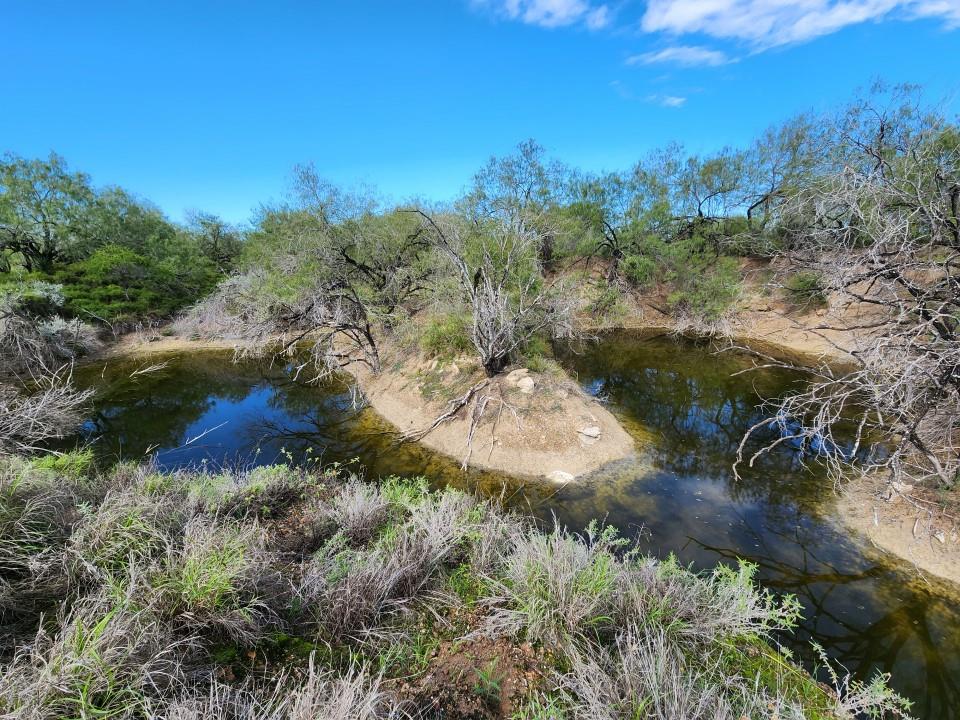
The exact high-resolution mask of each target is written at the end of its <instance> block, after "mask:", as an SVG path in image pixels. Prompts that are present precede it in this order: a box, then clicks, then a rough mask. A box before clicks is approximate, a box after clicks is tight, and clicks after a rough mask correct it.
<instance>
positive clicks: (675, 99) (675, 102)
mask: <svg viewBox="0 0 960 720" xmlns="http://www.w3.org/2000/svg"><path fill="white" fill-rule="evenodd" d="M647 102H651V103H656V104H657V105H661V106H663V107H668V108H679V107H683V106H684V105H685V104H686V102H687V99H686V98H685V97H681V96H679V95H647Z"/></svg>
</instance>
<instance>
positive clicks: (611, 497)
mask: <svg viewBox="0 0 960 720" xmlns="http://www.w3.org/2000/svg"><path fill="white" fill-rule="evenodd" d="M561 359H562V361H563V362H564V364H565V365H566V366H567V367H568V368H569V370H570V371H571V372H573V373H575V374H576V376H577V377H578V379H579V380H580V382H581V383H582V385H583V386H584V388H585V389H586V390H587V391H588V392H591V393H593V394H595V395H597V396H598V397H601V398H602V399H604V400H605V401H606V402H607V403H609V407H610V408H611V410H612V411H613V412H614V413H615V414H617V415H618V417H619V418H620V420H621V422H623V424H624V425H625V427H627V429H628V430H630V431H631V432H632V433H634V434H635V435H636V437H637V438H638V439H640V440H641V441H642V442H643V444H644V447H645V448H646V450H645V452H644V453H642V454H641V455H640V456H639V457H638V458H637V459H636V460H630V461H624V462H621V463H617V464H615V465H613V466H609V467H607V468H604V469H603V470H601V471H600V472H598V473H596V474H595V475H593V476H591V477H589V478H587V479H585V480H583V481H578V482H577V483H575V484H574V483H571V484H570V485H567V486H565V487H563V488H558V487H557V486H541V485H539V484H537V483H535V482H520V481H517V480H511V479H508V478H503V477H498V476H495V475H491V474H482V473H463V472H460V470H459V469H458V467H457V463H455V462H453V461H451V460H448V459H446V458H444V457H440V456H437V455H435V454H433V453H431V452H428V451H426V450H425V449H423V448H421V447H418V446H415V445H397V444H395V443H394V442H393V439H392V436H391V435H390V433H389V428H388V427H386V426H384V424H383V422H382V421H381V420H380V419H379V418H378V417H377V416H376V414H375V413H373V412H372V411H370V410H368V409H361V410H358V409H356V408H355V407H354V406H353V402H352V400H353V399H352V396H351V394H350V392H349V388H348V386H347V385H346V384H345V383H343V382H341V381H337V380H334V381H331V382H330V383H328V384H327V385H325V386H324V387H321V388H316V387H307V386H304V385H302V384H299V383H297V382H294V381H292V380H291V378H290V376H289V375H288V374H287V373H286V372H285V371H284V369H283V368H279V367H273V368H270V367H265V366H260V365H257V364H243V365H234V364H232V363H231V362H230V358H229V356H228V355H226V354H222V353H193V354H189V355H179V356H177V355H174V356H170V357H167V358H151V359H150V360H149V361H142V360H141V361H124V362H112V363H110V364H108V365H107V366H106V367H103V366H97V367H89V368H85V369H84V370H83V371H82V372H81V373H80V374H79V380H80V382H82V383H85V384H89V385H92V386H95V387H97V389H98V396H97V404H96V408H95V412H94V414H93V415H92V417H91V419H90V421H89V422H88V423H87V425H86V426H85V428H84V432H83V435H84V439H85V440H87V441H92V442H93V443H94V447H95V448H96V449H97V452H98V453H99V454H100V455H101V456H104V457H110V458H123V459H141V458H143V457H144V456H153V457H155V459H156V462H157V463H158V464H159V465H161V466H162V467H165V468H176V467H184V466H191V465H197V464H202V463H207V464H210V465H222V464H229V465H250V464H266V463H272V462H276V461H278V460H283V459H290V458H292V459H293V460H295V461H313V460H312V459H313V458H320V460H317V461H315V462H322V463H329V462H333V461H337V462H343V463H354V464H355V465H356V466H357V467H361V466H362V467H363V468H365V472H366V473H367V474H368V475H369V476H371V477H376V476H380V475H387V474H399V475H420V474H422V475H426V476H428V477H431V478H433V479H435V480H436V481H437V482H438V483H447V484H453V485H456V486H459V487H464V488H479V489H480V490H481V491H483V492H486V493H491V494H501V493H502V494H503V495H504V497H507V498H508V499H509V501H510V503H511V504H514V505H517V506H519V507H520V508H522V509H524V510H525V511H527V512H531V513H533V514H534V515H535V516H537V517H539V518H541V519H543V520H544V521H545V522H550V521H551V517H552V516H553V515H556V517H557V518H558V519H559V520H560V521H561V522H564V523H566V524H568V525H570V526H572V527H583V526H584V525H586V524H587V523H588V522H589V521H590V520H592V519H594V518H599V519H602V520H605V521H606V522H607V523H611V524H614V525H616V526H618V527H619V528H620V529H621V531H622V532H624V533H625V534H628V535H631V536H634V537H637V538H639V540H640V542H641V543H643V545H644V546H645V547H646V548H647V549H648V550H649V551H650V552H651V553H655V554H657V555H666V554H668V553H675V554H676V555H677V556H678V557H679V558H680V559H681V561H683V562H684V563H692V564H694V565H695V566H697V567H700V568H709V567H711V566H713V565H714V564H716V563H717V562H730V561H733V560H734V559H735V558H738V557H740V558H746V559H748V560H750V561H752V562H754V563H756V564H757V565H758V566H759V568H760V579H761V582H762V583H763V584H764V585H766V586H767V587H769V588H771V589H773V590H775V591H778V592H789V593H793V594H795V595H797V596H798V597H799V598H800V600H801V602H802V603H803V605H804V608H805V618H804V620H803V623H802V626H801V628H800V631H799V632H798V633H796V634H795V635H794V636H792V637H791V638H790V639H788V640H787V642H788V644H789V646H790V647H791V648H792V649H793V650H794V651H795V652H796V653H797V654H798V655H799V656H801V657H803V658H804V659H805V660H807V661H808V666H809V667H812V666H813V664H814V662H813V661H814V658H813V655H812V652H811V650H810V645H809V643H810V641H811V640H813V641H816V642H817V643H819V644H820V645H822V646H823V647H824V648H825V649H826V650H827V652H828V653H829V654H830V655H831V656H832V657H833V658H835V659H836V660H838V661H839V662H842V663H843V664H844V665H845V666H846V667H847V668H848V669H849V670H850V671H851V672H853V673H854V674H855V675H857V676H859V677H861V678H864V679H868V678H869V677H871V676H872V675H873V674H875V673H876V672H878V671H880V672H890V673H892V674H893V678H894V680H893V684H894V686H895V687H896V688H897V690H898V691H900V692H901V693H903V694H904V695H906V696H908V697H910V698H911V699H912V700H913V701H914V702H915V703H916V705H915V708H914V710H915V712H914V714H915V715H916V716H918V717H921V718H945V719H946V718H957V717H960V611H958V608H960V599H958V598H957V597H956V596H955V595H952V591H951V589H950V588H947V587H945V586H939V585H937V584H933V585H930V584H926V583H924V582H922V581H920V580H919V579H917V578H916V574H915V573H912V572H911V570H910V568H909V567H908V566H906V565H905V564H903V563H899V562H897V561H895V560H893V559H891V558H888V557H884V556H883V555H881V554H880V553H878V552H876V551H874V550H872V549H870V548H868V547H866V546H865V545H864V544H863V543H861V542H859V541H857V540H856V539H855V538H851V537H850V535H849V533H848V532H845V531H844V530H843V528H842V527H840V526H839V525H837V524H836V523H835V522H834V521H833V520H832V519H831V515H832V504H833V498H832V494H831V491H830V489H829V487H828V486H827V484H826V483H824V481H823V478H822V476H821V474H820V473H819V472H818V471H817V469H816V467H815V463H812V464H811V463H805V462H804V461H805V460H809V458H804V457H803V456H801V455H800V454H799V452H798V450H796V449H794V448H788V447H784V448H782V449H780V451H779V452H777V453H774V454H771V455H769V456H766V457H764V458H763V459H762V460H761V461H760V462H759V463H758V464H757V465H756V467H754V468H753V469H749V470H745V471H744V472H743V473H742V477H741V478H740V479H739V480H734V479H733V477H732V473H731V472H730V464H731V462H732V458H733V455H734V452H735V448H736V445H737V443H739V441H740V438H741V436H742V435H743V432H744V430H745V429H746V428H747V427H749V426H750V425H752V424H753V423H754V422H755V421H756V420H757V419H759V417H760V415H759V411H758V410H757V405H758V403H759V402H760V399H761V398H767V399H769V398H775V397H777V396H779V395H781V394H782V393H784V392H788V391H789V390H790V389H791V388H792V387H795V386H796V385H797V384H798V383H802V382H803V378H802V377H800V376H798V375H795V374H791V373H785V372H774V371H757V372H751V373H749V374H740V375H737V374H735V373H737V372H738V371H739V370H742V369H744V368H745V367H747V366H748V364H749V361H748V360H747V359H746V358H743V357H739V356H736V355H730V354H720V355H718V354H716V353H714V352H713V351H712V349H711V348H710V347H709V346H707V345H702V344H697V343H694V342H692V341H686V340H681V341H676V340H673V339H667V338H647V339H643V338H641V337H639V336H636V335H629V334H621V335H615V336H611V337H608V338H606V339H604V340H603V341H602V342H601V343H600V344H598V345H596V346H591V347H587V348H584V349H582V350H581V351H580V352H579V353H569V352H567V353H563V354H562V357H561ZM158 361H165V362H166V365H165V366H164V367H162V368H161V369H159V370H155V371H152V372H148V373H140V374H136V375H134V376H133V377H131V373H134V372H135V371H136V370H138V369H139V368H142V367H143V366H146V365H153V364H155V363H157V362H158Z"/></svg>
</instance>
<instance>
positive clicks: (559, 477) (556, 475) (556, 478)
mask: <svg viewBox="0 0 960 720" xmlns="http://www.w3.org/2000/svg"><path fill="white" fill-rule="evenodd" d="M544 477H546V478H547V480H552V481H553V482H558V483H565V482H570V481H571V480H573V477H574V476H573V475H571V474H570V473H568V472H564V471H563V470H554V471H553V472H549V473H547V474H546V475H545V476H544Z"/></svg>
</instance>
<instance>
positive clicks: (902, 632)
mask: <svg viewBox="0 0 960 720" xmlns="http://www.w3.org/2000/svg"><path fill="white" fill-rule="evenodd" d="M824 532H825V531H824V528H823V527H822V526H820V525H817V524H813V525H809V526H807V527H804V528H803V529H802V531H801V532H800V533H797V528H796V527H794V528H789V529H785V530H780V531H778V530H775V529H771V528H766V533H767V534H768V535H769V534H779V535H781V538H780V540H779V541H780V542H782V543H792V542H797V543H799V545H800V548H801V550H802V553H801V557H800V559H799V561H798V560H797V559H796V558H791V559H789V560H787V559H783V558H778V557H777V553H771V552H760V553H753V554H751V553H749V552H743V551H742V550H741V549H738V550H737V551H736V552H735V551H733V550H731V549H729V548H722V547H709V546H707V545H703V546H702V549H703V550H705V551H707V552H709V553H711V554H713V555H715V556H716V557H717V558H719V559H722V560H725V561H726V562H731V563H732V562H735V561H736V558H737V557H740V558H744V559H747V560H750V561H751V562H754V563H756V564H757V565H759V567H760V579H761V581H762V582H763V584H764V585H765V586H766V587H769V588H771V589H772V590H775V591H777V592H784V593H791V594H794V595H796V596H797V597H798V598H799V599H800V601H801V602H802V603H803V606H804V609H805V612H804V616H805V620H804V622H803V623H802V625H801V628H800V631H799V632H797V633H795V634H793V635H791V636H789V637H786V638H781V640H784V641H786V642H787V643H788V644H789V646H790V647H791V648H792V649H793V650H794V651H796V652H797V653H798V655H799V656H800V657H801V658H803V660H805V661H806V664H807V667H814V666H815V665H816V662H817V658H816V656H815V654H814V653H813V652H812V650H811V648H810V645H809V641H810V640H811V639H813V640H816V642H818V643H819V644H820V645H822V646H823V647H824V648H825V649H826V650H827V652H828V654H829V655H830V656H831V657H833V658H836V659H839V660H841V661H842V662H843V664H844V665H845V666H846V667H847V668H849V669H851V670H854V671H855V675H856V676H858V677H860V678H861V679H863V680H864V681H868V680H869V679H871V678H872V677H873V676H874V675H875V674H876V673H877V672H885V673H891V675H892V678H893V679H892V683H893V685H894V687H895V688H896V689H897V690H898V691H899V692H901V693H903V694H905V695H907V696H909V697H911V698H915V699H919V702H918V704H917V707H915V713H914V714H915V715H916V716H918V717H931V718H934V717H937V718H939V717H944V718H947V717H954V715H953V711H952V710H951V708H956V707H958V706H960V663H958V662H957V660H958V658H957V656H956V654H955V653H951V652H949V649H950V648H956V647H958V646H960V613H958V612H957V610H956V608H955V607H954V606H953V605H952V604H951V603H950V602H949V601H948V600H947V598H946V596H944V595H941V594H938V593H935V592H930V591H928V590H927V589H925V588H920V587H916V585H915V584H916V582H917V580H916V579H915V578H914V579H911V578H910V577H909V576H908V575H907V574H906V573H904V572H903V571H898V570H893V569H891V568H890V567H889V566H886V565H884V564H882V563H880V562H877V563H873V562H870V561H868V560H867V559H866V558H864V557H863V556H862V555H860V554H859V553H858V552H857V551H855V550H854V549H853V548H850V547H845V548H844V546H845V545H848V543H849V541H848V540H847V539H846V538H843V537H840V536H835V537H833V538H831V540H832V541H833V542H834V543H835V544H836V546H837V547H840V548H843V551H842V552H841V553H837V551H836V550H834V552H833V553H831V554H836V555H840V557H839V558H838V559H837V560H832V559H831V558H828V557H823V556H822V555H821V554H820V553H819V552H818V551H819V550H820V549H822V548H823V546H824V537H823V534H824ZM798 535H799V537H798ZM766 544H767V546H769V544H770V543H769V542H768V543H766Z"/></svg>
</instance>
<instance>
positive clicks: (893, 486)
mask: <svg viewBox="0 0 960 720" xmlns="http://www.w3.org/2000/svg"><path fill="white" fill-rule="evenodd" d="M911 490H913V485H907V484H906V483H901V482H892V483H890V487H888V488H887V491H886V492H885V493H884V494H883V499H884V500H886V501H887V502H891V503H895V502H898V501H899V500H900V498H901V497H902V496H903V495H906V494H907V493H908V492H910V491H911Z"/></svg>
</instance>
